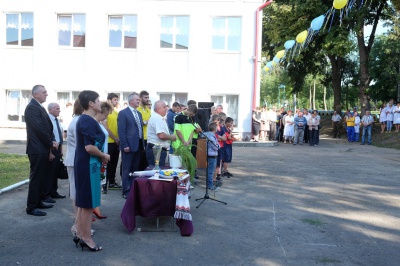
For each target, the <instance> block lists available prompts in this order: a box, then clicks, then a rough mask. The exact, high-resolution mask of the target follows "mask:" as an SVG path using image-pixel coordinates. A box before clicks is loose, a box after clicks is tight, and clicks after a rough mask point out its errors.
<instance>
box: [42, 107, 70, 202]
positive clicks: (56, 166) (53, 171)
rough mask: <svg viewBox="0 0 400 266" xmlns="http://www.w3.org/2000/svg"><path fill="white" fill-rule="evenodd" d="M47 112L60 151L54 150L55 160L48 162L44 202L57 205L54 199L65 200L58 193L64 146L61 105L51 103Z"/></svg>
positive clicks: (52, 151)
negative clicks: (60, 118)
mask: <svg viewBox="0 0 400 266" xmlns="http://www.w3.org/2000/svg"><path fill="white" fill-rule="evenodd" d="M47 110H48V111H49V118H50V120H51V123H52V124H53V134H54V138H55V141H56V142H57V143H58V144H59V145H58V149H52V150H51V153H52V154H53V155H54V159H53V160H52V161H49V162H48V166H47V167H48V169H47V177H46V185H45V189H44V193H43V201H44V202H47V203H55V202H56V201H55V200H54V199H63V198H65V196H64V195H60V194H59V193H58V192H57V189H58V172H59V171H60V159H61V157H62V156H63V153H62V145H63V136H62V132H63V131H62V128H61V125H60V121H59V120H58V117H59V116H60V105H59V104H58V103H49V105H48V107H47Z"/></svg>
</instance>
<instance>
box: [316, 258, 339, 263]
mask: <svg viewBox="0 0 400 266" xmlns="http://www.w3.org/2000/svg"><path fill="white" fill-rule="evenodd" d="M316 262H317V263H324V264H328V263H341V261H340V260H336V259H331V258H328V257H318V258H317V259H316Z"/></svg>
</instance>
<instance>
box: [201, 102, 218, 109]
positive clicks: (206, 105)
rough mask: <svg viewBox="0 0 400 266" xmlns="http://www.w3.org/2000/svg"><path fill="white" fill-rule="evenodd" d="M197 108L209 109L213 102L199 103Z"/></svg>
mask: <svg viewBox="0 0 400 266" xmlns="http://www.w3.org/2000/svg"><path fill="white" fill-rule="evenodd" d="M197 106H198V107H199V108H205V109H210V108H211V107H212V106H214V103H213V102H199V103H198V104H197Z"/></svg>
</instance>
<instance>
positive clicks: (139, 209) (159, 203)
mask: <svg viewBox="0 0 400 266" xmlns="http://www.w3.org/2000/svg"><path fill="white" fill-rule="evenodd" d="M176 191H177V183H176V180H173V181H171V182H167V181H158V180H148V179H147V178H140V177H137V178H135V179H134V181H133V186H132V188H131V190H130V191H129V194H128V198H127V200H126V202H125V205H124V208H123V209H122V213H121V219H122V222H123V224H124V225H125V227H126V229H127V230H128V231H129V232H132V231H133V230H135V227H136V215H140V216H142V217H158V216H172V217H173V216H174V213H175V202H176ZM177 225H178V227H179V228H180V229H181V235H182V236H190V235H191V234H192V233H193V223H192V221H186V220H180V221H179V223H178V221H177Z"/></svg>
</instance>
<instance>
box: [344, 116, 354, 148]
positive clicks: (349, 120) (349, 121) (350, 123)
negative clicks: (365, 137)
mask: <svg viewBox="0 0 400 266" xmlns="http://www.w3.org/2000/svg"><path fill="white" fill-rule="evenodd" d="M354 120H355V119H354V116H353V114H352V113H350V112H349V114H348V116H347V117H346V125H347V140H348V141H349V142H355V141H356V134H355V131H354V125H355V123H354Z"/></svg>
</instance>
